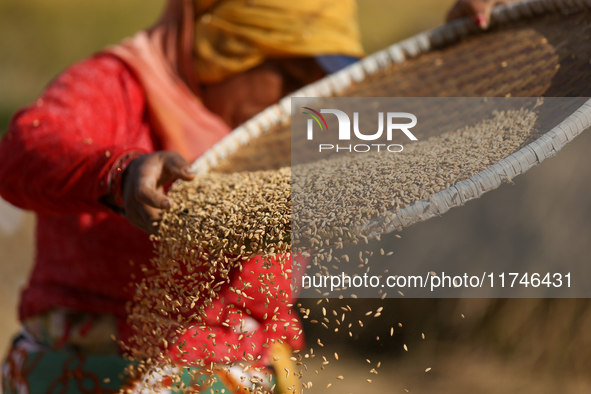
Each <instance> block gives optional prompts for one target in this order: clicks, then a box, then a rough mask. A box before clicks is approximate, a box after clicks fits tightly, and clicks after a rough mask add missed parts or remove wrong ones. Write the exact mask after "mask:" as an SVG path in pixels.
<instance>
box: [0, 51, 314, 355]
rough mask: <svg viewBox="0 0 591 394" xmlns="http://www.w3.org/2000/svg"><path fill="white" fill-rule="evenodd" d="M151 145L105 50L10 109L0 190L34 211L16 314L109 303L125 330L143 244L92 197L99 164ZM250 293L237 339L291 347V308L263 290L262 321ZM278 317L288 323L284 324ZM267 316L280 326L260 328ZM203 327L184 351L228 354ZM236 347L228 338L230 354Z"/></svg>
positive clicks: (137, 100)
mask: <svg viewBox="0 0 591 394" xmlns="http://www.w3.org/2000/svg"><path fill="white" fill-rule="evenodd" d="M159 149H160V145H159V142H158V141H157V139H156V137H155V135H154V134H153V132H152V131H151V128H150V124H149V122H148V119H147V115H146V100H145V96H144V93H143V91H142V88H141V86H140V84H139V83H138V81H137V80H136V78H135V77H134V75H133V74H132V72H131V71H130V70H129V69H128V67H127V66H126V65H125V64H124V63H123V62H122V61H121V60H119V59H118V58H117V57H115V56H113V55H108V54H99V55H97V56H94V57H92V58H90V59H87V60H85V61H83V62H81V63H78V64H76V65H74V66H72V67H70V68H69V69H68V70H66V71H65V72H64V73H63V74H61V75H60V76H59V77H58V78H56V79H55V80H54V81H53V82H52V83H51V84H50V86H49V87H48V88H47V89H46V90H45V92H43V94H42V95H41V97H40V98H39V99H38V100H37V102H36V103H34V104H32V105H30V106H28V107H25V108H24V109H22V110H20V111H19V112H17V113H16V115H15V116H14V118H13V119H12V121H11V124H10V127H9V129H8V132H7V134H6V135H5V137H4V138H3V139H2V141H1V142H0V195H2V197H3V198H4V199H6V200H7V201H9V202H10V203H12V204H14V205H16V206H18V207H21V208H23V209H28V210H32V211H35V212H36V213H37V235H36V249H37V250H36V257H35V267H34V269H33V272H32V274H31V277H30V280H29V283H28V285H27V286H26V288H25V289H24V290H23V293H22V298H21V304H20V318H21V320H22V319H26V318H27V317H30V316H34V315H37V314H40V313H43V312H45V311H47V310H49V309H51V308H55V307H63V308H69V309H73V310H80V311H86V312H90V313H112V314H114V315H115V316H116V317H117V320H118V329H119V334H120V336H121V338H122V339H125V338H126V337H128V336H129V335H130V333H131V331H130V330H131V329H130V327H128V325H127V324H126V308H125V305H126V302H127V301H129V300H130V299H131V298H132V297H133V287H132V286H131V285H130V283H131V282H132V281H135V282H137V281H138V280H141V278H142V270H141V268H142V266H147V265H148V264H149V259H150V258H151V257H152V253H153V252H152V251H153V246H152V243H151V241H150V240H149V239H148V235H147V234H145V233H144V232H142V231H141V230H139V229H137V228H135V227H133V226H132V225H131V224H129V223H128V221H127V220H126V219H125V218H124V217H122V216H120V215H118V214H116V213H114V212H112V211H111V210H109V209H108V208H107V207H106V206H105V205H103V204H101V203H100V202H99V198H100V197H102V196H104V195H106V194H107V192H108V190H107V189H108V179H109V176H110V175H109V174H110V173H112V171H113V170H114V169H115V168H116V166H117V165H118V161H120V160H122V159H123V158H125V157H126V155H128V154H129V153H130V152H133V151H139V152H145V153H150V152H154V151H156V150H159ZM251 264H254V262H252V263H251ZM252 267H254V265H253V266H252ZM245 268H246V267H245ZM243 272H247V273H248V272H251V270H248V269H244V270H243ZM241 275H242V274H241ZM255 278H256V276H255ZM243 279H246V278H243ZM282 280H284V281H285V283H281V281H282ZM236 281H239V279H238V278H236ZM277 282H279V283H277V288H278V289H281V288H282V289H288V288H289V282H288V281H287V279H283V277H280V276H279V275H277ZM237 287H238V286H237ZM253 290H254V289H253ZM233 294H234V293H232V292H230V291H228V294H226V298H225V300H228V301H227V302H229V300H230V299H231V298H232V295H233ZM234 296H235V295H234ZM253 296H254V300H253V301H248V302H247V303H246V305H245V309H249V311H250V312H251V315H250V316H251V317H253V318H254V319H255V320H257V322H258V323H259V324H261V325H262V327H263V329H261V330H258V331H257V333H256V334H255V335H254V336H253V337H251V338H248V339H247V341H248V342H247V343H246V342H245V344H244V346H245V348H246V347H247V348H248V349H250V350H249V351H252V350H251V349H252V348H251V342H252V343H254V345H255V346H256V348H257V349H260V353H261V354H262V355H263V357H264V358H265V355H266V351H265V349H267V347H262V346H263V344H264V343H266V342H268V341H269V340H270V339H274V338H283V339H284V340H286V341H287V342H288V343H291V344H292V346H294V347H296V348H297V347H300V346H301V345H302V343H303V337H300V338H299V339H293V335H294V333H297V332H298V331H300V329H301V328H300V322H299V319H298V318H297V315H296V314H295V313H294V314H291V308H289V307H287V306H286V304H285V302H279V301H278V300H275V301H276V302H275V303H276V304H277V305H273V303H274V301H273V300H271V301H270V305H269V307H268V310H271V311H273V310H274V309H275V307H276V306H279V308H280V311H279V314H278V315H276V318H279V321H270V319H271V318H272V317H273V313H268V316H267V317H265V312H266V310H264V309H263V308H262V307H261V306H262V305H263V304H264V303H265V302H269V300H268V299H267V300H265V299H262V297H263V296H262V295H261V294H260V293H259V292H257V291H253ZM221 307H222V306H220V305H218V308H221ZM245 316H246V314H245ZM265 319H269V321H268V322H267V321H265ZM294 319H295V320H294ZM284 322H286V323H289V330H284V328H283V325H284V324H285V323H284ZM267 324H269V325H270V326H273V325H274V324H275V325H277V326H279V325H280V326H281V329H277V330H276V331H273V330H271V329H268V330H265V329H264V328H265V327H266V326H267ZM212 325H215V322H212ZM215 330H221V331H223V333H224V334H226V335H225V337H226V338H227V342H229V343H238V334H233V333H231V332H230V331H231V330H230V329H228V328H225V327H224V326H219V327H215ZM207 334H208V333H205V334H204V335H203V336H201V335H197V337H195V338H192V337H191V336H188V338H190V340H189V339H188V341H189V342H191V343H193V344H194V345H193V346H196V347H197V348H198V349H199V352H194V354H191V355H190V357H191V358H192V357H193V356H194V357H196V358H204V359H206V360H210V361H214V360H215V361H219V357H215V356H213V355H212V352H213V353H214V354H215V353H216V352H215V350H216V349H217V348H219V351H218V352H217V354H218V355H219V356H228V351H227V349H228V347H227V346H226V345H225V344H224V341H219V340H218V343H217V345H213V343H211V341H210V340H209V339H207V338H206V336H207ZM218 338H219V336H218ZM205 345H206V347H204V346H205ZM233 349H234V348H233ZM244 350H246V349H240V347H238V348H235V350H234V351H233V352H232V353H231V354H230V356H231V358H234V356H237V357H240V355H241V354H242V353H243V351H244ZM198 353H201V354H198Z"/></svg>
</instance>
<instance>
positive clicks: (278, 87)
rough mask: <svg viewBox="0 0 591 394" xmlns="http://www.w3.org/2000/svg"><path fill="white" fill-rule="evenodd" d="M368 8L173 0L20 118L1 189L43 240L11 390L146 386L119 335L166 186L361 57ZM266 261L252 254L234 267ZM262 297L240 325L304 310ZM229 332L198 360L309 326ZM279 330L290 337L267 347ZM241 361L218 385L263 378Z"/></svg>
mask: <svg viewBox="0 0 591 394" xmlns="http://www.w3.org/2000/svg"><path fill="white" fill-rule="evenodd" d="M492 3H493V2H491V1H488V2H487V1H482V0H477V1H462V0H461V1H460V2H458V5H456V7H454V11H452V12H451V13H450V17H460V16H464V15H472V16H473V17H474V18H475V20H476V21H478V23H479V24H480V25H481V26H482V25H483V24H482V23H481V22H482V20H483V18H484V20H486V18H487V15H488V10H489V9H490V5H491V4H492ZM355 13H356V8H355V4H354V2H353V0H326V1H318V0H298V1H285V0H248V1H246V0H218V1H216V0H194V1H191V0H185V1H182V0H171V1H169V4H168V6H167V8H166V11H165V14H164V15H163V17H162V18H161V20H160V21H159V22H158V23H157V24H156V25H155V26H154V27H152V28H150V29H148V30H146V31H142V32H140V33H138V34H137V35H136V36H134V37H133V38H132V39H130V40H126V41H124V42H123V43H121V44H119V45H117V46H115V47H111V48H108V49H106V50H105V51H103V52H101V53H99V54H97V55H95V56H93V57H91V58H89V59H87V60H85V61H82V62H80V63H78V64H76V65H74V66H72V67H70V68H69V69H68V70H66V71H65V72H64V73H63V74H61V75H60V76H59V77H58V78H57V79H56V80H55V81H53V82H52V83H51V85H50V86H49V87H48V88H47V89H46V91H45V92H44V93H43V94H42V95H41V96H40V98H39V99H38V100H37V101H36V102H35V103H34V104H32V105H30V106H28V107H26V108H24V109H23V110H21V111H20V112H18V113H17V114H16V115H15V117H14V118H13V120H12V122H11V125H10V128H9V130H8V132H7V134H6V136H5V138H4V139H3V140H2V143H1V144H0V158H1V166H0V193H1V195H2V197H3V198H5V199H6V200H7V201H9V202H11V203H12V204H14V205H16V206H19V207H22V208H24V209H30V210H33V211H35V212H36V213H37V241H36V245H37V246H36V247H37V253H36V264H35V268H34V270H33V273H32V275H31V277H30V281H29V283H28V285H27V287H26V288H25V289H24V291H23V293H22V298H21V304H20V310H19V315H20V320H21V322H22V326H23V329H22V334H21V335H19V336H18V337H17V338H16V339H15V341H14V344H13V347H12V349H11V350H10V353H9V355H8V358H7V360H6V362H5V364H4V366H3V370H2V376H3V390H4V393H6V394H9V393H45V392H54V391H59V392H62V393H79V392H91V393H107V392H117V391H118V390H120V389H122V388H126V387H132V386H133V384H134V382H131V381H129V379H127V378H126V377H125V376H124V375H123V370H124V368H125V367H126V366H128V365H129V364H130V361H128V360H126V359H125V358H124V357H123V356H122V355H121V353H122V349H121V348H120V346H119V345H118V343H119V342H117V341H114V340H113V338H117V339H119V340H121V341H123V342H125V341H126V339H128V338H129V337H131V336H132V335H133V328H132V327H131V326H130V325H129V322H128V319H127V313H128V312H127V309H126V303H128V302H129V301H131V300H132V298H133V295H134V290H135V289H134V287H133V285H130V283H139V282H140V281H141V279H142V278H143V277H144V276H145V273H144V268H145V267H147V266H149V260H150V258H151V257H152V250H153V247H152V242H151V241H150V239H149V237H148V233H156V232H157V225H155V223H156V222H158V220H159V218H160V216H161V214H162V210H167V209H169V208H170V207H171V204H172V201H170V200H169V199H168V198H167V196H166V195H165V193H164V189H163V185H167V184H169V183H170V182H172V181H173V180H175V179H178V178H180V179H184V180H190V179H192V178H193V175H192V174H191V173H190V171H189V162H191V161H193V160H195V159H196V158H197V157H199V156H200V155H201V154H202V153H204V152H205V151H206V150H208V149H209V148H210V147H211V146H212V145H213V144H215V143H216V142H218V141H219V140H220V139H221V138H222V137H224V136H225V135H227V134H228V133H229V132H230V130H231V129H232V128H234V127H236V126H237V125H239V124H241V123H242V122H244V121H246V120H247V119H249V118H250V117H252V116H253V115H255V114H257V113H258V112H260V111H261V110H263V109H265V108H266V107H267V106H269V105H270V104H273V103H274V102H276V101H278V100H279V99H280V98H281V97H283V96H284V95H286V94H288V93H289V92H292V91H294V90H296V89H297V88H299V87H301V86H303V85H305V84H308V83H310V82H313V81H315V80H317V79H319V78H321V77H323V76H324V75H326V73H331V72H335V71H337V70H339V69H340V68H342V67H344V66H346V65H348V64H350V63H352V62H353V61H355V60H356V59H357V58H359V57H361V56H362V55H363V50H362V48H361V44H360V40H359V34H358V29H357V22H356V18H355ZM132 225H133V226H132ZM134 226H135V227H134ZM259 269H261V268H260V266H256V265H253V264H252V263H251V262H245V263H244V264H243V272H244V274H240V275H238V274H236V275H234V280H235V281H236V282H240V280H241V279H242V280H248V278H247V276H248V273H249V272H254V271H256V270H259ZM275 269H276V268H275ZM276 274H277V275H276V278H277V281H278V282H280V281H281V280H284V283H277V285H278V286H280V287H281V288H284V289H288V288H289V280H288V279H284V278H283V277H282V276H280V275H278V274H279V273H276ZM253 275H254V274H253ZM255 290H256V289H255ZM221 293H222V294H221V295H222V296H223V295H224V293H223V291H222V292H221ZM252 294H253V296H254V298H253V299H248V300H246V302H245V304H244V306H243V308H244V309H248V310H249V312H250V314H249V315H248V317H245V318H244V319H243V320H242V321H239V322H236V325H237V326H241V328H242V329H244V330H248V331H249V332H254V331H256V330H257V328H260V327H263V326H264V325H265V323H267V322H266V321H265V320H266V319H270V318H271V316H275V317H278V318H280V319H284V320H285V321H289V322H292V319H294V318H296V316H297V315H295V314H290V310H291V307H290V306H289V305H288V304H287V303H285V302H279V301H277V305H266V306H265V303H266V302H267V300H265V299H264V296H262V295H261V296H260V297H259V298H258V299H257V297H256V294H257V292H256V291H253V292H252ZM226 296H227V298H226V299H227V300H229V299H230V296H231V295H230V294H226ZM221 299H223V298H221ZM264 306H265V307H264ZM266 308H271V309H274V310H275V308H277V312H276V313H275V314H268V315H267V314H266ZM212 316H215V314H212ZM244 316H246V314H245V315H244ZM296 321H297V319H296ZM208 324H210V325H211V326H216V324H218V325H219V323H218V322H216V319H215V318H212V319H211V321H209V322H208ZM292 326H293V327H292V329H293V331H296V332H297V331H298V330H301V327H300V324H299V322H295V323H294V324H292ZM216 329H217V330H218V331H217V332H222V333H223V336H224V339H222V338H218V340H217V343H216V342H215V341H214V340H212V338H211V336H210V335H208V333H207V332H206V331H198V330H197V331H191V332H190V333H189V334H187V335H186V337H187V338H186V340H187V343H188V345H189V347H190V348H194V349H193V351H191V352H189V354H187V355H186V356H185V357H186V358H192V359H193V360H201V361H202V362H203V363H208V362H209V361H213V362H219V359H220V358H222V357H221V356H220V355H223V356H225V357H227V358H228V359H229V360H230V361H235V360H241V359H242V357H243V356H242V355H243V353H244V351H245V349H243V348H241V347H240V346H241V345H244V347H248V348H249V349H250V348H251V346H254V348H255V349H256V352H257V353H258V356H259V357H257V358H258V359H256V360H254V361H253V365H255V366H256V365H258V366H264V365H268V364H269V363H270V362H271V361H270V360H271V359H272V358H273V356H274V355H273V353H274V352H278V353H281V354H289V352H290V348H299V347H301V346H303V337H302V336H297V337H296V336H292V335H286V334H285V332H284V331H283V332H282V331H280V330H277V332H272V331H270V330H266V332H265V331H263V330H258V331H257V333H256V334H253V335H251V336H250V337H248V338H241V335H240V334H239V332H236V331H237V330H235V327H226V326H221V325H220V326H219V327H216ZM269 339H283V341H282V342H283V343H284V345H285V346H284V347H277V346H275V347H263V346H262V345H263V344H264V343H268V341H269ZM225 343H231V344H235V345H236V346H230V347H227V346H226V345H225ZM216 353H217V355H216ZM283 360H284V362H286V363H288V362H289V361H288V358H287V357H283ZM238 372H239V373H238V377H233V375H232V374H230V375H227V374H220V375H223V376H220V379H219V381H218V383H219V385H218V386H216V389H218V390H219V389H222V388H223V389H224V390H225V392H226V393H232V392H236V385H241V384H244V385H248V386H249V385H250V381H249V380H248V379H247V380H246V381H245V382H244V383H241V382H240V379H239V376H240V374H246V372H243V368H240V370H239V371H238ZM198 377H199V376H198V374H196V375H195V378H198ZM126 379H127V380H126ZM189 384H190V383H189ZM269 386H271V384H270V383H269ZM220 391H221V390H220Z"/></svg>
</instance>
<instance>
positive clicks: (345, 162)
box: [127, 109, 537, 392]
mask: <svg viewBox="0 0 591 394" xmlns="http://www.w3.org/2000/svg"><path fill="white" fill-rule="evenodd" d="M536 119H537V116H536V114H535V113H534V112H533V111H530V110H525V109H522V110H518V111H507V112H500V113H497V114H496V115H495V116H494V117H493V118H492V119H489V120H484V121H482V122H480V123H479V124H478V125H476V126H474V127H466V128H464V129H461V130H457V131H454V132H449V133H445V134H442V135H440V136H437V137H432V138H429V139H428V140H425V141H419V142H416V143H412V144H408V145H407V146H405V149H404V151H403V152H402V153H399V154H369V153H368V154H362V155H359V154H357V155H340V156H337V157H335V158H331V159H329V160H323V161H319V162H316V163H311V164H305V165H302V166H298V167H294V169H293V174H292V171H291V169H290V168H283V169H280V170H276V171H259V172H239V173H232V174H222V173H209V174H206V175H204V176H199V177H197V178H196V179H195V180H193V181H191V182H177V183H176V184H175V185H174V186H173V188H172V190H171V191H170V194H169V195H170V197H171V198H172V199H173V200H174V201H175V202H176V205H175V207H174V208H173V209H172V210H171V211H170V212H168V213H166V214H165V216H164V218H163V220H162V223H161V225H160V232H159V236H158V237H157V238H156V241H157V242H156V243H155V245H156V254H157V258H155V259H154V261H153V266H152V267H151V268H149V269H148V268H146V275H147V276H146V278H145V279H144V280H143V281H142V282H141V283H138V284H136V296H135V298H134V303H133V307H132V309H131V310H130V322H131V324H132V325H133V326H134V328H135V329H136V334H135V335H134V337H133V338H132V340H131V342H130V343H129V344H127V345H128V349H129V354H130V356H131V357H132V358H134V359H136V360H142V362H141V363H140V365H139V366H138V367H136V368H134V369H133V370H131V371H129V373H131V374H132V375H134V376H141V375H143V374H146V373H149V372H150V371H155V370H157V369H158V368H160V367H161V366H162V365H168V366H172V365H173V362H172V361H171V360H170V359H169V358H168V356H167V355H166V354H167V351H168V349H169V347H171V346H177V344H175V341H174V339H172V340H171V339H170V338H171V337H173V338H174V337H175V336H177V334H179V335H180V334H183V333H185V332H186V331H187V330H188V329H190V328H191V327H195V326H199V325H201V323H202V322H203V320H204V318H205V313H204V310H205V308H206V307H207V305H209V304H211V302H212V300H215V299H217V298H218V297H219V296H218V293H219V291H220V289H221V288H223V287H224V286H228V284H227V283H229V274H230V272H231V271H232V270H234V269H241V262H242V261H244V260H248V259H251V258H252V257H253V256H255V255H261V256H263V259H267V260H268V259H269V258H271V257H275V258H276V257H277V255H280V256H282V257H281V259H282V262H287V261H289V260H290V256H291V253H292V252H294V253H295V252H298V253H307V252H305V251H306V250H309V249H319V248H322V250H321V252H320V253H316V255H315V256H314V260H313V261H314V264H316V265H319V266H320V267H321V268H322V265H321V264H322V262H324V261H331V259H332V252H333V249H339V248H342V247H343V245H344V244H345V243H357V242H358V241H359V240H361V239H364V236H363V235H362V234H360V233H359V231H360V229H362V228H363V226H364V225H365V224H367V223H368V221H369V220H370V219H372V218H375V217H380V216H381V217H383V216H385V215H388V214H393V212H397V211H398V210H400V209H401V208H404V207H406V206H407V205H408V204H412V203H413V202H416V201H419V200H421V199H425V198H430V196H431V195H432V194H434V193H437V192H439V191H441V190H443V189H445V188H448V187H450V186H451V185H453V184H455V183H457V182H460V181H462V180H464V179H466V178H469V177H471V176H473V175H475V174H476V173H478V172H480V171H482V170H484V169H486V168H488V167H489V166H491V165H492V164H494V163H496V162H498V161H499V160H501V159H503V158H505V157H506V156H508V155H509V154H511V153H513V152H515V151H516V150H517V149H519V148H520V147H522V146H523V145H525V144H526V143H528V142H529V141H530V140H531V139H532V138H534V137H535V135H534V133H533V130H534V124H535V122H536ZM292 177H293V181H294V184H295V185H296V186H297V187H294V189H293V191H292V188H291V182H292ZM360 202H361V203H360ZM292 204H294V206H297V207H298V208H299V207H305V209H298V210H297V213H296V212H294V217H293V219H294V223H295V225H296V226H297V228H294V229H292V228H291V225H292ZM388 212H389V213H388ZM292 230H293V233H292ZM292 245H294V250H292ZM336 260H337V261H338V259H336ZM324 268H326V267H324ZM286 272H290V271H287V268H286ZM248 285H249V284H245V286H248ZM242 290H244V288H242V289H232V291H235V292H240V291H242ZM195 305H199V307H195ZM271 312H272V311H271ZM343 318H344V317H343ZM222 323H223V322H222ZM244 341H248V338H247V337H245V338H244ZM246 347H248V346H246ZM201 366H202V367H204V368H205V367H206V368H207V369H208V370H213V367H214V366H213V365H207V366H205V365H201ZM222 367H227V366H222ZM179 381H180V379H176V382H177V383H178V382H179ZM302 382H303V381H302ZM310 386H311V383H310ZM302 387H304V388H305V387H308V385H307V384H302ZM293 390H294V392H300V390H302V388H299V387H295V388H293Z"/></svg>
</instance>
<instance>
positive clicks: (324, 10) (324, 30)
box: [193, 0, 364, 83]
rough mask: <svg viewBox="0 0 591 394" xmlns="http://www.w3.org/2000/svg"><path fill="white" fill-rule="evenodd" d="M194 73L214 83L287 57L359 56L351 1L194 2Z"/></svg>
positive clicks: (352, 0)
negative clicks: (268, 59) (195, 17)
mask: <svg viewBox="0 0 591 394" xmlns="http://www.w3.org/2000/svg"><path fill="white" fill-rule="evenodd" d="M193 1H194V4H195V11H196V16H197V20H196V23H195V41H194V53H193V56H194V59H193V60H194V67H195V72H196V78H197V80H199V81H200V82H202V83H215V82H219V81H221V80H223V79H224V78H226V77H228V76H230V75H233V74H236V73H239V72H241V71H245V70H248V69H250V68H253V67H256V66H257V65H259V64H261V63H262V62H263V61H264V60H265V59H266V58H273V57H274V58H277V57H290V56H318V55H331V54H338V55H348V56H356V57H361V56H363V54H364V52H363V48H362V47H361V41H360V37H359V28H358V25H357V17H356V13H357V7H356V4H355V0H193Z"/></svg>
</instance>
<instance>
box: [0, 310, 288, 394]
mask: <svg viewBox="0 0 591 394" xmlns="http://www.w3.org/2000/svg"><path fill="white" fill-rule="evenodd" d="M23 326H24V327H23V330H22V333H21V334H20V335H19V336H18V337H17V338H16V339H15V340H14V342H13V344H12V347H11V349H10V350H9V353H8V356H7V358H6V360H5V362H4V364H3V366H2V390H3V391H2V392H3V393H4V394H81V393H84V394H103V393H123V394H144V393H145V394H147V393H150V392H153V389H154V388H156V389H158V392H159V393H163V394H170V393H177V392H179V393H180V392H182V393H207V394H209V393H212V394H218V393H225V394H238V393H240V394H245V393H261V394H266V393H273V394H274V393H285V394H287V393H292V392H293V391H294V389H295V382H294V381H293V379H289V380H288V381H286V380H285V379H284V377H283V376H281V377H279V379H277V376H276V374H275V373H274V371H275V370H277V369H278V367H281V368H280V369H281V370H282V369H284V368H283V367H288V368H289V367H291V365H290V363H293V362H292V361H291V360H289V359H290V357H289V356H290V355H291V349H286V348H285V347H277V348H275V350H274V352H275V354H272V356H275V357H272V359H275V360H276V359H281V360H284V361H283V363H288V364H286V365H283V364H281V365H273V366H269V367H265V368H259V367H254V366H251V367H249V366H248V365H246V364H245V363H240V364H236V365H233V366H226V367H223V366H222V367H220V368H216V369H214V371H205V370H201V369H199V368H186V367H178V368H174V369H171V370H162V371H158V373H153V374H150V376H149V377H143V378H141V379H139V378H131V377H130V376H129V375H127V374H126V373H125V370H126V369H127V368H129V367H130V365H132V364H133V361H129V360H127V359H125V358H124V357H123V356H121V355H120V354H119V353H118V348H117V346H116V345H115V341H113V340H112V339H111V336H112V335H111V334H107V332H112V327H113V318H112V316H110V315H99V316H97V315H88V314H80V313H72V312H68V311H63V310H55V311H52V312H50V313H48V314H46V315H43V316H39V317H36V318H33V319H30V320H27V321H26V322H24V324H23ZM279 353H281V354H279ZM278 355H280V356H281V357H277V356H278ZM289 369H291V368H289ZM291 370H295V368H293V369H291ZM172 376H175V377H176V383H175V384H174V385H173V380H172ZM179 377H180V382H179V381H178V378H179ZM173 386H174V387H181V389H176V390H175V389H172V388H171V387H173ZM280 388H282V389H280Z"/></svg>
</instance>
